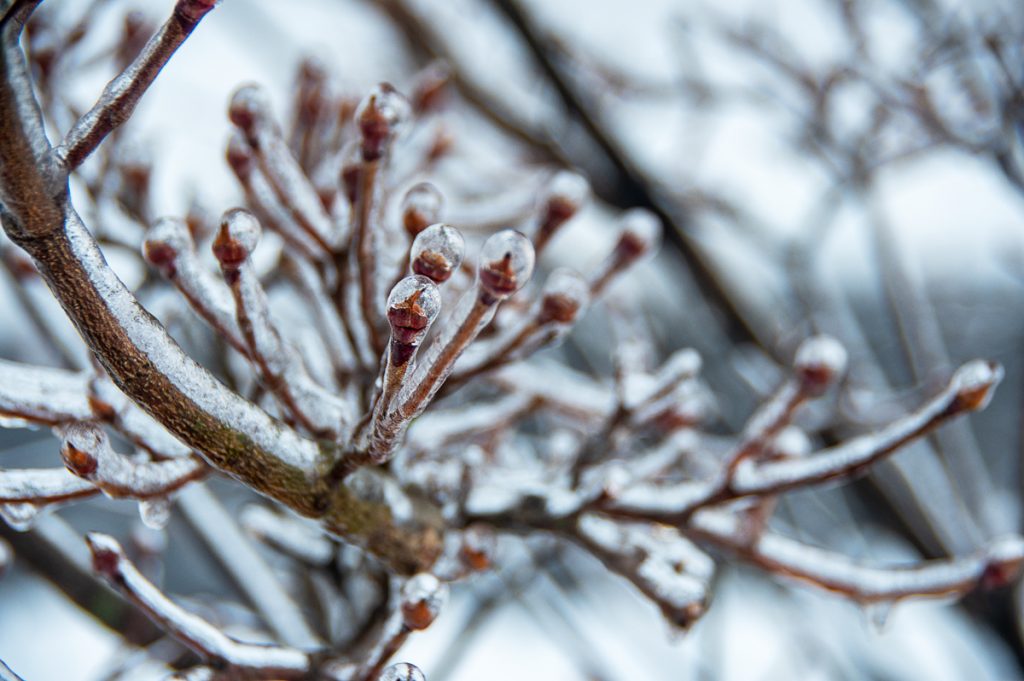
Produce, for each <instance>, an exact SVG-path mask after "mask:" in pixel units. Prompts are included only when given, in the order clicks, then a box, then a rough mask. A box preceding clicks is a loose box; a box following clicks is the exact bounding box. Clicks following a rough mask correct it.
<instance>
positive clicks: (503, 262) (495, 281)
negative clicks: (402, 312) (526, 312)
mask: <svg viewBox="0 0 1024 681" xmlns="http://www.w3.org/2000/svg"><path fill="white" fill-rule="evenodd" d="M532 273H533V246H532V244H530V241H529V239H527V238H526V237H525V236H523V235H522V234H520V233H519V232H516V231H514V230H510V229H509V230H504V231H502V232H498V233H497V234H494V235H493V236H491V237H490V238H489V239H488V240H487V241H486V242H485V243H484V246H483V250H482V251H481V253H480V265H479V268H478V273H477V283H476V286H475V287H474V288H473V289H471V290H469V291H467V292H466V293H465V294H464V295H463V296H462V299H461V300H460V301H459V302H458V303H457V304H456V307H455V310H454V311H453V312H452V313H451V315H450V316H448V317H447V318H446V319H445V321H444V327H443V329H442V331H441V333H440V334H439V335H438V336H437V338H435V339H434V342H433V343H432V344H431V345H430V347H429V348H427V351H426V352H425V353H423V357H422V358H421V361H420V363H419V366H418V367H417V368H416V369H415V371H414V372H413V373H412V375H411V377H409V378H408V379H407V380H406V381H405V382H404V383H405V385H404V386H403V387H402V389H401V391H400V393H399V394H398V396H397V397H396V398H395V399H394V401H393V403H392V407H391V410H390V411H389V412H388V414H386V415H385V417H384V418H383V419H380V421H379V422H378V426H377V427H376V428H374V432H373V442H372V443H371V444H370V449H371V450H372V451H379V452H390V451H393V450H394V448H395V446H396V445H397V442H398V441H399V439H400V438H401V437H402V435H403V434H404V433H405V430H406V428H407V427H408V425H409V423H410V422H411V421H412V419H414V418H416V417H417V416H419V415H420V414H421V413H423V410H424V409H426V408H427V405H428V404H429V403H430V401H431V400H432V399H433V397H434V395H435V394H437V391H438V390H439V389H440V388H441V385H442V384H443V383H444V382H445V379H447V378H448V376H449V374H451V371H452V369H453V368H454V366H455V361H456V360H457V359H458V358H459V356H460V355H461V354H462V353H463V351H465V349H466V348H467V347H468V346H469V344H470V343H472V342H473V340H475V339H476V337H477V335H478V334H479V333H480V331H481V330H483V328H484V327H485V326H486V325H487V324H488V323H490V321H491V320H492V319H493V318H494V313H495V312H496V310H497V307H498V304H499V303H500V302H501V301H502V300H504V299H506V298H508V297H509V296H511V295H512V294H514V293H515V292H516V291H518V290H519V289H520V288H522V287H523V286H524V285H525V284H526V282H527V280H528V279H529V278H530V275H531V274H532Z"/></svg>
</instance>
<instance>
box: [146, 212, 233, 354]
mask: <svg viewBox="0 0 1024 681" xmlns="http://www.w3.org/2000/svg"><path fill="white" fill-rule="evenodd" d="M142 254H143V256H144V257H145V258H146V260H147V261H148V262H149V263H150V264H151V265H153V267H155V268H156V269H157V271H159V272H160V273H161V274H162V275H163V276H164V277H166V278H167V279H168V280H169V281H170V282H171V283H172V284H174V286H175V287H176V288H177V289H178V290H179V291H181V294H182V295H183V296H184V297H185V300H187V301H188V303H189V305H191V306H192V309H193V310H195V311H196V313H197V314H198V315H199V316H200V317H202V318H203V319H204V320H205V321H206V323H208V324H209V325H210V326H211V327H212V328H213V330H214V331H216V332H217V333H218V334H219V335H220V336H221V337H222V338H223V339H224V340H226V341H227V342H228V343H230V344H231V347H233V348H234V349H235V350H237V351H238V352H240V353H242V354H243V355H244V356H246V357H248V356H249V347H248V346H247V345H246V343H245V339H244V338H243V337H242V332H241V330H240V329H239V328H238V322H237V321H236V319H235V305H234V301H233V300H232V297H231V290H230V288H228V287H227V286H225V285H224V282H223V281H221V280H219V279H217V278H216V277H215V276H214V275H213V273H212V272H210V271H209V270H208V269H207V268H206V267H205V266H204V265H203V264H202V263H201V262H200V261H199V257H198V254H197V253H196V244H195V241H194V240H193V238H192V233H191V232H190V231H189V229H188V225H187V224H185V221H184V220H179V219H178V218H161V219H159V220H157V221H156V222H155V223H154V224H153V226H152V227H151V228H150V230H149V232H148V233H147V234H146V238H145V240H144V241H143V243H142Z"/></svg>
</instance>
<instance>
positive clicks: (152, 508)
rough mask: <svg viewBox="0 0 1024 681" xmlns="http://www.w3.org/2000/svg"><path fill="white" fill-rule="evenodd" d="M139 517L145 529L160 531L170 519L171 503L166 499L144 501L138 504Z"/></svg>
mask: <svg viewBox="0 0 1024 681" xmlns="http://www.w3.org/2000/svg"><path fill="white" fill-rule="evenodd" d="M139 517H140V518H142V522H143V524H144V525H145V526H146V527H148V528H150V529H153V530H162V529H164V528H165V527H167V521H168V520H170V519H171V501H170V500H169V499H167V498H166V497H161V498H159V499H144V500H142V501H140V502H139Z"/></svg>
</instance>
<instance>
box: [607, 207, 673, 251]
mask: <svg viewBox="0 0 1024 681" xmlns="http://www.w3.org/2000/svg"><path fill="white" fill-rule="evenodd" d="M619 222H620V224H621V225H622V236H620V237H619V243H618V244H617V245H616V246H615V250H616V251H617V252H618V253H619V254H620V257H622V258H624V259H628V260H635V259H636V258H639V257H640V256H642V255H645V254H647V253H651V252H653V251H655V250H657V249H658V246H659V245H660V244H661V234H662V226H661V220H660V219H658V216H657V215H655V214H654V213H652V212H651V211H649V210H646V209H643V208H632V209H630V210H627V211H626V212H624V213H623V214H622V216H621V217H620V218H619Z"/></svg>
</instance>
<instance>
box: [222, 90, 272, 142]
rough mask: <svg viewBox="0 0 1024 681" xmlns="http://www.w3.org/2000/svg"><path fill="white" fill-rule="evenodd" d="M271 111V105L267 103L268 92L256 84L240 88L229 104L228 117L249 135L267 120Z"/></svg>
mask: <svg viewBox="0 0 1024 681" xmlns="http://www.w3.org/2000/svg"><path fill="white" fill-rule="evenodd" d="M269 111H270V103H269V102H268V101H267V94H266V92H264V90H263V88H261V87H259V86H258V85H255V84H249V85H243V86H242V87H240V88H238V89H237V90H236V91H235V94H234V95H232V96H231V102H230V104H228V117H229V118H230V119H231V122H232V123H234V124H235V125H237V126H238V127H239V128H241V129H242V130H243V131H245V132H246V133H247V134H248V133H250V132H251V131H252V130H253V129H254V128H255V126H257V125H259V124H260V123H261V122H263V120H265V119H266V118H267V116H268V115H269Z"/></svg>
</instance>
